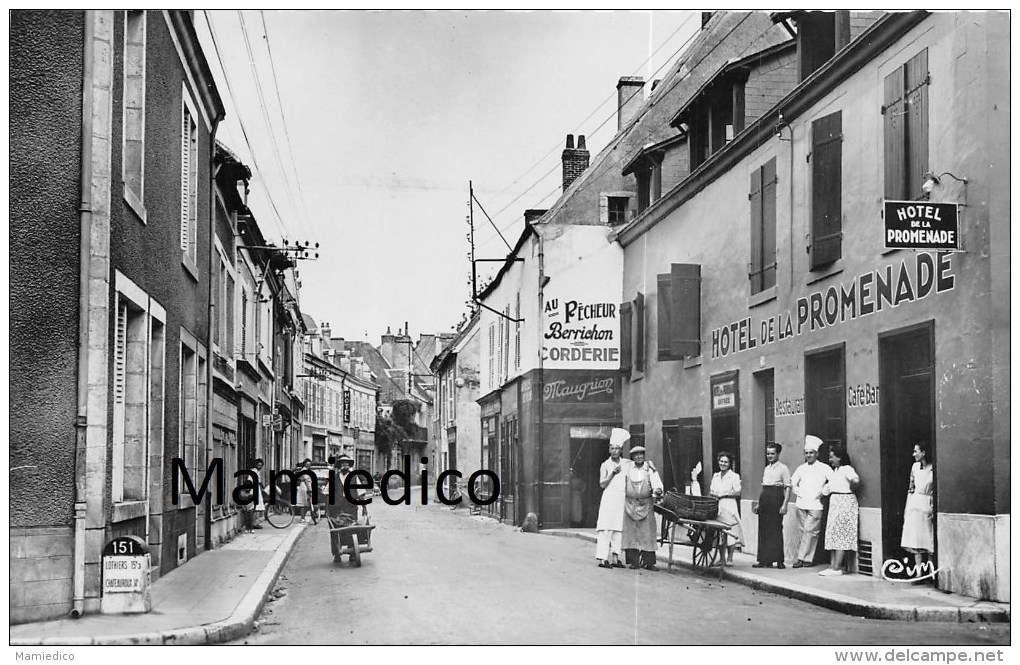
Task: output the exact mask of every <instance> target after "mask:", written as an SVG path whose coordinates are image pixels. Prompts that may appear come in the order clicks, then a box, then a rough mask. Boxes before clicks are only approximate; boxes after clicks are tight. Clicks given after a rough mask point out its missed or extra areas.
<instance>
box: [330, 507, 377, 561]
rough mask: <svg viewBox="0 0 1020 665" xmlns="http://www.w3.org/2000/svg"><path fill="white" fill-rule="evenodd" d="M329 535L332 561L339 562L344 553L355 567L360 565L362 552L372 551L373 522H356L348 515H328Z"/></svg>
mask: <svg viewBox="0 0 1020 665" xmlns="http://www.w3.org/2000/svg"><path fill="white" fill-rule="evenodd" d="M327 519H328V520H329V537H330V541H331V545H332V546H333V551H335V552H337V554H334V556H333V563H336V564H339V563H340V562H341V561H342V560H343V557H344V555H347V556H349V557H350V561H351V563H352V564H354V567H355V568H360V567H361V554H362V552H371V551H372V529H374V528H375V525H374V524H368V523H367V518H366V523H365V524H357V523H355V522H354V521H352V519H351V517H350V516H349V515H345V514H340V515H338V516H336V517H333V516H329V517H328V518H327Z"/></svg>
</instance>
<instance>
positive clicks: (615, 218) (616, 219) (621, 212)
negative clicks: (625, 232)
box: [609, 196, 630, 226]
mask: <svg viewBox="0 0 1020 665" xmlns="http://www.w3.org/2000/svg"><path fill="white" fill-rule="evenodd" d="M629 204H630V198H628V197H626V196H610V197H609V224H610V225H612V226H617V225H619V224H626V223H627V207H628V205H629Z"/></svg>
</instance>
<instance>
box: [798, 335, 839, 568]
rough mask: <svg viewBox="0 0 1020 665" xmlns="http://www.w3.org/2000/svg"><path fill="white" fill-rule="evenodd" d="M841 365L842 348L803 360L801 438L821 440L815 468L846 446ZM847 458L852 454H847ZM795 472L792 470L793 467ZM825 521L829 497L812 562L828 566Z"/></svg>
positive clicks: (822, 351)
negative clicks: (834, 450)
mask: <svg viewBox="0 0 1020 665" xmlns="http://www.w3.org/2000/svg"><path fill="white" fill-rule="evenodd" d="M845 383H846V379H845V365H844V350H843V344H840V345H838V346H837V347H835V348H828V349H822V350H820V351H817V352H812V353H809V354H807V355H805V357H804V398H805V399H804V406H805V413H804V427H805V431H804V433H805V434H813V435H815V436H817V437H818V438H819V439H821V440H822V445H821V447H820V448H819V449H818V462H817V463H818V464H828V463H829V447H830V446H833V445H842V444H844V443H846V401H845V400H844V399H843V395H844V394H845V392H846V391H845V389H844V384H845ZM847 452H849V453H850V454H851V455H852V454H853V452H852V451H847ZM794 468H796V467H794ZM828 518H829V497H827V496H823V497H822V523H821V527H820V530H819V537H818V545H817V547H816V548H815V554H814V557H813V560H814V562H815V563H828V562H829V559H830V555H829V553H828V551H826V549H825V524H826V522H827V521H828Z"/></svg>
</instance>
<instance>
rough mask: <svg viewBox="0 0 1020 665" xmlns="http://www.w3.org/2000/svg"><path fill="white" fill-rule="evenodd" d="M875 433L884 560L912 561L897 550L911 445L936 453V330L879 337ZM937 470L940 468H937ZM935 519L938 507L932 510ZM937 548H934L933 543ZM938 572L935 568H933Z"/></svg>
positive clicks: (928, 325)
mask: <svg viewBox="0 0 1020 665" xmlns="http://www.w3.org/2000/svg"><path fill="white" fill-rule="evenodd" d="M878 370H879V390H880V392H879V414H880V415H879V430H880V437H881V441H880V448H881V463H882V558H883V560H888V559H899V560H900V561H902V560H903V558H904V557H909V556H911V555H910V553H909V552H907V551H906V550H904V549H903V548H901V547H900V536H901V535H902V532H903V508H904V504H905V503H906V496H907V488H908V486H909V483H910V467H911V466H912V465H913V463H914V459H913V457H912V455H911V453H912V451H913V446H914V444H915V443H924V442H926V443H927V444H928V450H929V454H930V461H931V463H932V464H933V465H935V464H936V459H935V458H936V457H937V455H936V453H935V418H934V416H935V379H934V377H935V325H934V322H932V321H929V322H927V323H924V324H922V325H921V326H918V327H915V328H912V329H908V330H905V331H899V332H894V333H888V334H886V335H879V339H878ZM935 468H938V467H937V466H936V467H935ZM934 510H935V512H936V514H937V512H938V506H935V507H934ZM935 542H938V539H937V537H936V539H935ZM933 563H934V564H935V566H936V567H937V566H938V562H937V561H934V562H933Z"/></svg>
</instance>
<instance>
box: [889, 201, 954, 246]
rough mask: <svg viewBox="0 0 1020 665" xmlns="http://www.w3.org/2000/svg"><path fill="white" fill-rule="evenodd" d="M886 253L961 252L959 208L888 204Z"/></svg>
mask: <svg viewBox="0 0 1020 665" xmlns="http://www.w3.org/2000/svg"><path fill="white" fill-rule="evenodd" d="M884 213H885V247H886V249H937V250H950V249H960V217H959V205H958V204H956V203H926V202H923V201H886V202H885V210H884Z"/></svg>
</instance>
